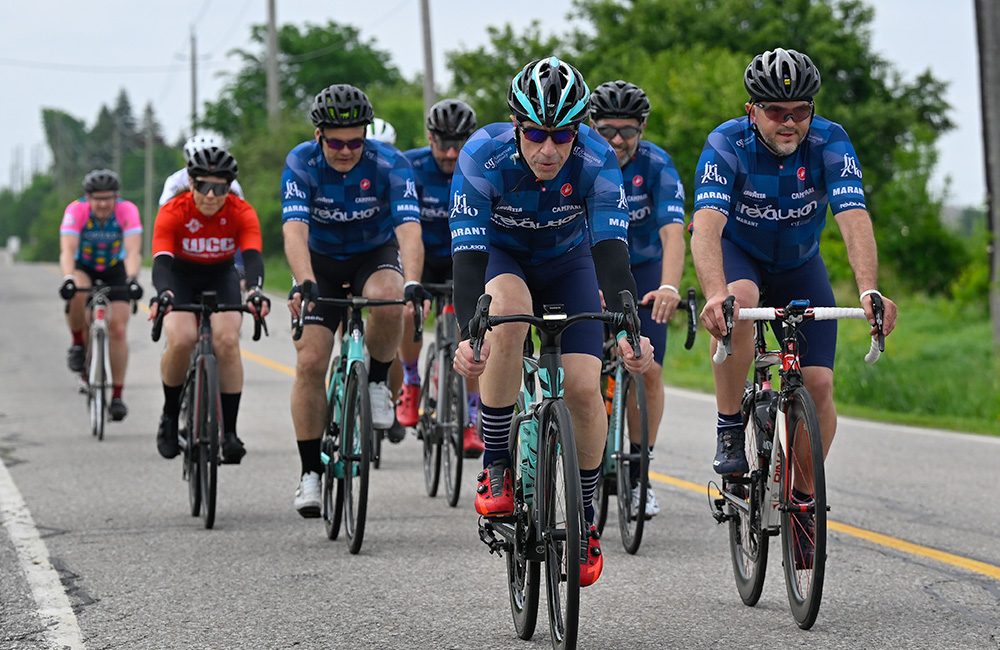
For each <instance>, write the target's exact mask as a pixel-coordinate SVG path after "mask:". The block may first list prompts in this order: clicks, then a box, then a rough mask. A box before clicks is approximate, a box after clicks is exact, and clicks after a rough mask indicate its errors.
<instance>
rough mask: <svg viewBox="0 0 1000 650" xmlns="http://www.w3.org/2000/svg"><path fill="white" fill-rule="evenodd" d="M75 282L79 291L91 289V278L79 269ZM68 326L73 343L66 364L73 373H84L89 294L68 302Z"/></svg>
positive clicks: (75, 275) (82, 293) (75, 272)
mask: <svg viewBox="0 0 1000 650" xmlns="http://www.w3.org/2000/svg"><path fill="white" fill-rule="evenodd" d="M73 281H74V282H75V283H76V286H77V288H78V289H89V288H90V287H91V281H90V276H89V275H88V274H87V273H85V272H83V271H81V270H80V269H77V270H75V271H73ZM67 308H68V311H67V312H66V324H67V325H68V326H69V333H70V336H71V337H72V343H71V344H70V348H69V350H68V351H67V353H66V363H67V365H68V366H69V369H70V370H71V371H72V372H84V371H85V369H84V367H83V366H84V364H85V362H86V350H87V327H88V323H87V294H86V293H84V292H81V293H78V294H76V295H75V296H73V297H72V298H70V299H69V301H68V302H67Z"/></svg>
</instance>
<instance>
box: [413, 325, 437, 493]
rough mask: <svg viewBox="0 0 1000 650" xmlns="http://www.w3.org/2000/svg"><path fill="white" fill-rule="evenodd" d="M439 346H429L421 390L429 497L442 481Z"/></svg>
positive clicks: (421, 432)
mask: <svg viewBox="0 0 1000 650" xmlns="http://www.w3.org/2000/svg"><path fill="white" fill-rule="evenodd" d="M437 356H438V355H437V346H435V345H434V344H433V343H431V344H430V345H429V346H427V355H426V361H425V362H424V384H423V386H422V387H421V389H420V419H419V420H418V422H419V424H418V426H420V441H421V442H422V443H423V450H424V489H425V490H427V496H429V497H435V496H437V491H438V482H439V481H440V480H441V427H440V417H439V415H438V410H439V409H440V408H441V407H442V405H441V404H438V403H437V396H438V385H439V383H438V382H439V381H440V380H441V377H439V369H438V363H437V360H438V359H437Z"/></svg>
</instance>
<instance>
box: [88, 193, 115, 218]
mask: <svg viewBox="0 0 1000 650" xmlns="http://www.w3.org/2000/svg"><path fill="white" fill-rule="evenodd" d="M117 200H118V192H111V191H106V190H101V191H99V192H91V193H90V194H88V195H87V202H88V203H90V211H91V212H93V213H94V216H95V217H97V218H98V219H101V220H104V219H107V218H108V217H110V216H111V213H112V212H114V211H115V201H117Z"/></svg>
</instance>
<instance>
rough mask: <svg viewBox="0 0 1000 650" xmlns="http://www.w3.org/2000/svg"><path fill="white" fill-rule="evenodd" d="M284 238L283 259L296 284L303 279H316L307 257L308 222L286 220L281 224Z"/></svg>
mask: <svg viewBox="0 0 1000 650" xmlns="http://www.w3.org/2000/svg"><path fill="white" fill-rule="evenodd" d="M281 232H282V234H283V235H284V239H285V259H287V260H288V268H290V269H291V270H292V275H293V276H294V277H295V281H296V282H297V283H298V284H302V282H303V281H305V280H311V281H313V282H315V281H316V275H315V274H314V273H313V268H312V260H311V259H310V257H309V224H307V223H305V222H302V221H286V222H285V223H283V224H282V226H281Z"/></svg>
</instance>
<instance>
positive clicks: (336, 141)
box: [323, 138, 365, 151]
mask: <svg viewBox="0 0 1000 650" xmlns="http://www.w3.org/2000/svg"><path fill="white" fill-rule="evenodd" d="M323 140H324V141H325V142H326V146H328V147H330V148H331V149H333V150H334V151H340V150H341V149H343V148H344V147H347V148H348V149H350V150H351V151H354V150H356V149H360V148H361V145H363V144H364V143H365V139H364V138H354V139H353V140H341V139H340V138H323Z"/></svg>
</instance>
